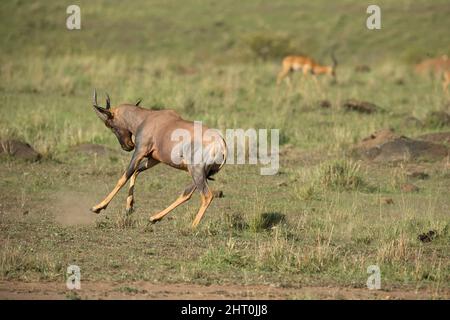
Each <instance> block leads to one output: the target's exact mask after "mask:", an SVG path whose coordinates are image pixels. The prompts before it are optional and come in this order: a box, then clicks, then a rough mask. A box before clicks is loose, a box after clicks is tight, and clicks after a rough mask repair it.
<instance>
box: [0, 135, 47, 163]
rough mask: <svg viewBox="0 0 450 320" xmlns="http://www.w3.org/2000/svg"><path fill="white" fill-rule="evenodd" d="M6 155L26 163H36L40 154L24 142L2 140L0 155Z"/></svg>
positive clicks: (0, 142)
mask: <svg viewBox="0 0 450 320" xmlns="http://www.w3.org/2000/svg"><path fill="white" fill-rule="evenodd" d="M1 154H7V155H9V156H12V157H14V158H17V159H23V160H28V161H37V160H39V159H41V157H42V156H41V154H40V153H39V152H37V151H36V150H34V149H33V147H32V146H30V145H29V144H28V143H26V142H22V141H18V140H3V141H0V155H1Z"/></svg>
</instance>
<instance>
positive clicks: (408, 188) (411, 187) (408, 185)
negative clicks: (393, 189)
mask: <svg viewBox="0 0 450 320" xmlns="http://www.w3.org/2000/svg"><path fill="white" fill-rule="evenodd" d="M400 189H401V190H402V191H403V192H418V191H419V187H418V186H416V185H414V184H412V183H405V184H403V185H402V186H401V187H400Z"/></svg>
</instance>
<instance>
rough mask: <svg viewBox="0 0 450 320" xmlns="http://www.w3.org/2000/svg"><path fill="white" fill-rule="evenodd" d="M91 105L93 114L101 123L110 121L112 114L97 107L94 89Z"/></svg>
mask: <svg viewBox="0 0 450 320" xmlns="http://www.w3.org/2000/svg"><path fill="white" fill-rule="evenodd" d="M92 105H93V106H94V110H95V113H96V114H97V116H98V117H99V118H100V119H101V120H102V121H103V122H104V121H106V120H107V119H111V118H112V117H113V116H112V113H111V112H110V111H109V110H107V109H105V108H102V107H100V106H99V105H98V103H97V90H95V89H94V97H93V101H92Z"/></svg>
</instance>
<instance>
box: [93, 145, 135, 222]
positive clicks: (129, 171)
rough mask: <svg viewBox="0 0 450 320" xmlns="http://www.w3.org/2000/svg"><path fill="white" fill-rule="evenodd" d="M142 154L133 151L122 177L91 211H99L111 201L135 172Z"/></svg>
mask: <svg viewBox="0 0 450 320" xmlns="http://www.w3.org/2000/svg"><path fill="white" fill-rule="evenodd" d="M142 158H143V155H140V154H138V153H137V151H135V152H134V154H133V157H132V158H131V161H130V164H129V165H128V169H127V171H126V172H125V173H124V174H123V175H122V177H121V178H120V179H119V181H118V182H117V184H116V186H115V187H114V189H113V191H111V193H110V194H109V195H108V196H107V197H106V198H105V199H104V200H103V201H102V202H100V203H99V204H98V205H96V206H94V207H92V208H91V211H92V212H95V213H100V211H102V210H103V209H106V207H107V206H108V204H109V203H110V202H111V200H112V199H113V198H114V196H115V195H116V194H117V192H119V190H120V189H122V187H123V186H124V185H125V183H127V181H128V179H130V177H131V176H132V175H133V174H134V173H135V171H136V169H137V166H138V164H139V162H140V161H141V160H142Z"/></svg>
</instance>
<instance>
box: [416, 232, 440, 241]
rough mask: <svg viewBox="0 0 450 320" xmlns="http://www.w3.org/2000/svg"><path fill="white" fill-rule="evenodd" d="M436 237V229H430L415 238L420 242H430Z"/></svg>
mask: <svg viewBox="0 0 450 320" xmlns="http://www.w3.org/2000/svg"><path fill="white" fill-rule="evenodd" d="M436 237H437V232H436V230H430V231H428V232H425V233H422V234H419V235H418V236H417V239H418V240H419V241H421V242H431V241H433V240H434V239H435V238H436Z"/></svg>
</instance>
